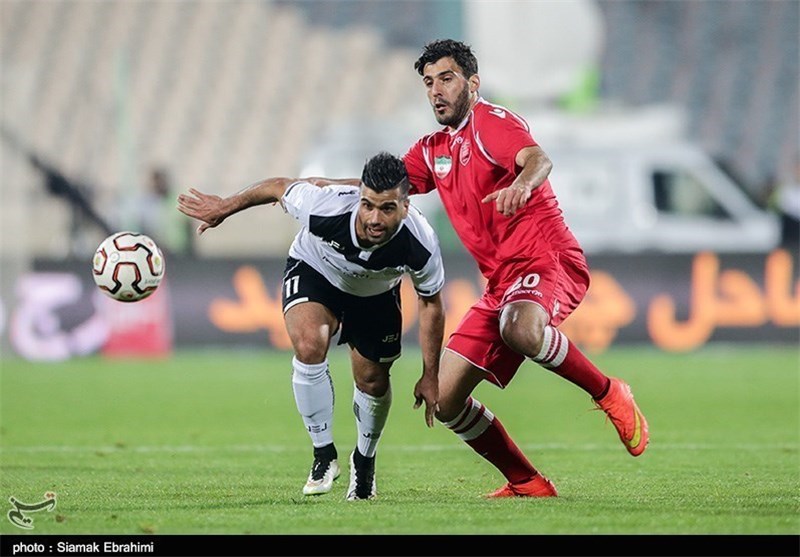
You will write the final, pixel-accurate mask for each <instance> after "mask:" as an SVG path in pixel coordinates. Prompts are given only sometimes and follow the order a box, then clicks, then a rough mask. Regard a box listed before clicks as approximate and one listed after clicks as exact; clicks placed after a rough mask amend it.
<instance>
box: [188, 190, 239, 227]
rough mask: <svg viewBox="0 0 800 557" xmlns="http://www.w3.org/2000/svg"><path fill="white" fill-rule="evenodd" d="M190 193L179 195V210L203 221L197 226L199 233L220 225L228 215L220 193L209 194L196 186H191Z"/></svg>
mask: <svg viewBox="0 0 800 557" xmlns="http://www.w3.org/2000/svg"><path fill="white" fill-rule="evenodd" d="M189 193H190V194H191V195H187V194H183V193H182V194H180V195H178V211H180V212H181V213H183V214H184V215H186V216H188V217H192V218H193V219H197V220H200V221H203V223H202V224H201V225H200V226H198V227H197V233H198V234H202V233H203V232H205V231H206V230H208V229H209V228H214V227H215V226H219V225H220V224H221V223H222V221H224V220H225V217H226V216H227V215H226V214H225V211H224V208H223V200H222V198H221V197H220V196H218V195H208V194H205V193H203V192H201V191H198V190H196V189H194V188H189Z"/></svg>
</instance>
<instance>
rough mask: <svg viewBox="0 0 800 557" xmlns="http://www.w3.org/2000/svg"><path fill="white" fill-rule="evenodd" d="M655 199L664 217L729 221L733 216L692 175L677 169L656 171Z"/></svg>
mask: <svg viewBox="0 0 800 557" xmlns="http://www.w3.org/2000/svg"><path fill="white" fill-rule="evenodd" d="M653 199H654V201H655V206H656V209H657V210H658V212H659V213H661V214H666V215H674V216H686V217H709V218H713V219H718V220H730V219H731V215H730V214H729V213H728V211H726V210H725V208H724V207H722V205H720V204H719V203H718V202H717V201H716V199H714V198H713V197H711V195H710V194H709V192H708V190H706V188H705V187H703V185H702V184H701V183H700V182H699V181H698V180H696V179H695V178H694V177H693V176H692V175H691V174H689V173H686V172H681V171H675V170H657V171H655V172H653Z"/></svg>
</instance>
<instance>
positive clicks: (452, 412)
mask: <svg viewBox="0 0 800 557" xmlns="http://www.w3.org/2000/svg"><path fill="white" fill-rule="evenodd" d="M465 403H466V402H465V401H464V400H463V399H459V400H455V399H452V398H448V397H446V396H442V393H439V401H438V409H437V410H436V413H435V414H434V416H435V417H436V419H437V420H438V421H440V422H442V423H446V422H449V421H452V420H455V419H456V416H458V414H459V412H461V411H462V410H463V409H464V404H465Z"/></svg>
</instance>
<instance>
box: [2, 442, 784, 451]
mask: <svg viewBox="0 0 800 557" xmlns="http://www.w3.org/2000/svg"><path fill="white" fill-rule="evenodd" d="M520 448H521V449H523V450H525V451H546V450H557V451H560V450H568V451H604V450H617V446H616V444H605V443H604V444H602V445H601V444H597V443H583V444H569V443H536V444H528V445H521V447H520ZM653 449H655V450H656V451H657V450H660V449H665V450H682V451H765V450H766V451H773V450H774V451H785V450H789V451H797V450H800V445H798V444H796V443H794V444H792V443H782V444H769V443H761V444H734V445H724V444H719V445H718V444H711V443H659V444H655V445H654V444H653V443H651V445H650V448H649V450H650V452H653ZM306 450H307V448H306V447H298V446H285V445H151V446H148V445H143V446H135V445H134V446H116V445H108V446H95V447H92V446H81V445H31V446H19V447H2V448H0V454H7V453H97V452H102V453H126V452H132V453H214V452H240V453H248V452H261V453H283V452H296V451H306ZM383 450H384V451H386V450H394V451H409V452H410V451H414V452H419V451H424V452H448V451H457V450H458V451H462V450H464V445H463V444H462V443H456V442H454V443H453V444H452V445H391V444H386V445H383Z"/></svg>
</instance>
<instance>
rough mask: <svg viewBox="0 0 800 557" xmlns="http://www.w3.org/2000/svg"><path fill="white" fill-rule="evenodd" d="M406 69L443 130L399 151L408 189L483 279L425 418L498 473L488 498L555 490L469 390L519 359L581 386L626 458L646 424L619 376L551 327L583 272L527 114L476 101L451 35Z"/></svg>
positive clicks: (469, 67) (461, 49)
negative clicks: (433, 195) (431, 416)
mask: <svg viewBox="0 0 800 557" xmlns="http://www.w3.org/2000/svg"><path fill="white" fill-rule="evenodd" d="M414 67H415V69H416V70H417V71H418V72H419V74H420V75H421V76H422V80H423V83H424V85H425V88H426V90H427V94H428V100H429V101H430V103H431V106H432V107H433V111H434V115H435V117H436V120H437V121H438V123H439V124H442V125H443V126H444V128H443V129H441V130H439V131H437V132H434V133H431V134H430V135H427V136H425V137H423V138H421V139H420V140H419V141H417V143H416V144H414V145H413V146H412V147H411V148H410V149H409V151H408V152H407V153H406V155H405V157H404V162H405V164H406V168H407V169H408V174H409V180H410V182H411V191H410V193H412V194H415V193H416V194H422V193H426V192H429V191H432V190H433V189H437V190H438V192H439V196H440V197H441V200H442V204H443V205H444V208H445V210H446V211H447V214H448V216H449V217H450V221H451V223H452V225H453V228H454V229H455V231H456V232H457V233H458V236H459V237H460V238H461V241H462V242H463V244H464V246H465V247H466V248H467V249H468V250H469V252H470V253H471V254H472V256H473V257H474V258H475V260H476V261H477V263H478V266H479V268H480V271H481V273H482V274H483V275H484V276H485V277H486V279H487V281H488V282H487V284H486V290H485V291H484V293H483V295H482V297H481V298H480V300H479V301H478V302H477V303H476V304H475V305H474V306H472V308H470V310H469V311H468V312H467V314H466V315H465V316H464V318H463V320H462V321H461V323H460V324H459V325H458V327H457V328H456V329H455V331H454V332H453V334H452V335H451V337H450V339H449V340H448V342H447V345H446V347H445V350H444V352H443V354H442V361H441V364H440V370H439V400H438V407H439V410H438V412H437V414H436V417H437V419H438V420H439V421H441V422H442V423H443V424H444V425H445V426H446V427H448V428H450V429H451V430H452V431H454V432H455V433H456V435H458V437H459V438H461V439H462V440H463V441H464V442H466V443H467V444H468V445H469V446H470V447H472V449H474V450H475V451H476V452H477V453H478V454H480V455H481V456H482V457H484V458H485V459H486V460H488V461H489V462H491V463H492V464H493V465H494V466H495V467H496V468H497V469H498V470H499V471H500V472H501V473H502V474H503V475H504V476H505V478H506V479H507V480H508V482H507V483H506V484H505V485H504V486H502V487H501V488H500V489H498V490H497V491H495V492H494V493H491V494H489V497H513V496H527V497H552V496H556V495H557V491H556V488H555V486H554V485H553V483H552V482H550V481H549V480H548V479H547V478H545V477H544V476H543V475H542V474H540V473H539V472H538V470H537V469H536V468H534V466H533V465H532V464H531V463H530V461H529V460H528V459H527V458H526V456H525V455H524V454H523V453H522V451H521V450H520V449H519V448H518V447H517V445H516V444H515V443H514V441H513V440H512V439H511V438H510V437H509V435H508V433H507V432H506V430H505V429H504V427H503V425H502V424H501V423H500V421H499V420H498V419H497V417H496V416H494V414H493V413H492V412H491V411H489V409H488V408H486V407H485V406H484V405H483V404H481V403H480V402H478V401H477V400H476V399H475V398H473V397H472V396H471V393H472V391H473V390H474V389H475V387H476V386H477V385H478V384H479V383H480V382H481V381H483V380H488V381H490V382H491V383H493V384H495V385H497V386H499V387H500V388H505V387H506V386H507V385H508V384H509V382H510V381H511V379H512V378H513V377H514V375H515V374H516V372H517V370H518V368H519V366H520V365H521V364H522V363H523V362H524V361H525V358H529V359H531V360H533V361H534V362H536V363H538V364H540V365H541V366H544V367H545V368H547V369H549V370H551V371H553V372H555V373H557V374H558V375H560V376H562V377H564V378H565V379H567V380H569V381H571V382H572V383H574V384H576V385H577V386H579V387H580V388H582V389H584V390H585V391H586V392H587V393H588V394H589V395H590V396H591V397H592V400H593V401H594V403H595V404H596V405H597V406H598V407H599V408H601V409H602V410H604V411H605V413H606V415H607V416H608V418H609V419H610V420H611V422H612V423H613V424H614V426H615V427H616V429H617V432H618V434H619V437H620V439H621V440H622V442H623V444H624V445H625V447H626V449H627V450H628V452H629V453H630V454H631V455H633V456H639V455H640V454H642V452H643V451H644V450H645V447H646V446H647V443H648V429H647V421H646V420H645V417H644V415H643V414H642V413H641V411H640V410H639V408H638V406H637V405H636V403H635V402H634V399H633V395H632V393H631V390H630V387H629V385H628V384H627V383H625V382H624V381H622V380H620V379H617V378H613V377H608V376H606V375H605V374H603V373H602V372H601V371H600V370H599V369H598V368H597V367H596V366H595V365H594V364H593V363H592V362H591V361H589V360H588V359H587V358H586V356H585V355H584V354H583V353H582V352H581V351H580V350H579V349H578V348H577V347H576V346H575V345H574V344H573V343H571V342H570V341H569V339H568V338H567V337H566V336H565V335H564V333H562V332H561V331H559V330H558V325H559V324H560V323H561V322H562V321H563V320H564V319H565V318H566V317H567V316H569V315H570V313H572V311H574V310H575V308H576V307H577V306H578V304H579V303H580V302H581V300H582V299H583V297H584V296H585V294H586V290H587V289H588V287H589V278H590V276H589V269H588V267H587V264H586V259H585V257H584V254H583V250H582V249H581V247H580V245H579V244H578V242H577V240H576V239H575V237H574V236H573V235H572V232H570V230H569V228H568V227H567V225H566V224H565V222H564V219H563V217H562V213H561V209H560V208H559V205H558V202H557V200H556V196H555V195H554V193H553V190H552V188H551V186H550V183H549V181H548V175H549V173H550V169H551V167H552V164H551V162H550V160H549V158H548V157H547V155H546V154H545V153H544V151H543V150H542V148H541V147H540V146H539V145H538V144H537V143H536V141H535V140H534V139H533V137H532V136H531V133H530V130H529V128H528V125H527V123H526V122H525V121H524V120H523V119H522V118H520V117H519V116H518V115H516V114H514V113H513V112H511V111H510V110H508V109H507V108H504V107H502V106H498V105H495V104H491V103H488V102H486V101H485V100H484V99H483V98H481V96H480V94H479V92H478V90H479V86H480V77H479V76H478V63H477V60H476V58H475V56H474V54H473V53H472V51H471V49H470V47H469V46H467V45H465V44H463V43H461V42H458V41H453V40H449V39H446V40H439V41H434V42H432V43H429V44H427V45H426V46H425V47H424V49H423V52H422V54H421V56H420V57H419V59H418V60H417V61H416V63H415V65H414Z"/></svg>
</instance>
